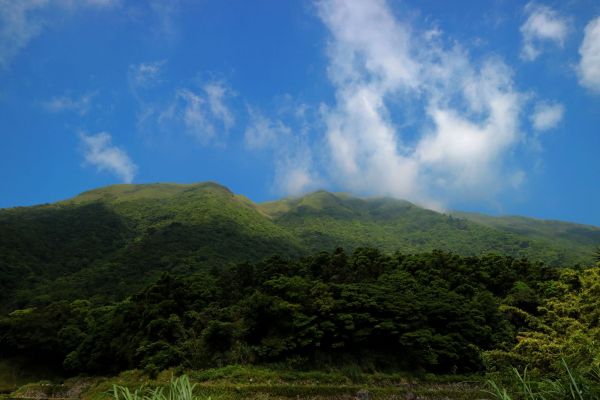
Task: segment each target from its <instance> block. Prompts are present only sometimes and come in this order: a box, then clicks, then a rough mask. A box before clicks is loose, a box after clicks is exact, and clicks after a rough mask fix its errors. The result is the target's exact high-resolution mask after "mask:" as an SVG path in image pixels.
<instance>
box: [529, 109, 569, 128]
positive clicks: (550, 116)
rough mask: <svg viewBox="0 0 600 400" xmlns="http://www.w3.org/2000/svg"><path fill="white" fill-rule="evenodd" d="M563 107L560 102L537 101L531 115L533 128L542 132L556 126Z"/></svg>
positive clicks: (561, 115)
mask: <svg viewBox="0 0 600 400" xmlns="http://www.w3.org/2000/svg"><path fill="white" fill-rule="evenodd" d="M564 114H565V108H564V106H563V105H562V104H560V103H547V102H542V103H538V104H536V106H535V109H534V111H533V114H532V115H531V123H532V125H533V129H535V130H536V131H539V132H542V131H547V130H549V129H552V128H554V127H556V126H557V125H558V124H559V123H560V121H562V119H563V116H564Z"/></svg>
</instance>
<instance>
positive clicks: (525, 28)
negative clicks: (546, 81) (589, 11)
mask: <svg viewBox="0 0 600 400" xmlns="http://www.w3.org/2000/svg"><path fill="white" fill-rule="evenodd" d="M525 13H526V14H527V20H526V21H525V23H523V25H521V34H522V36H523V47H522V49H521V58H522V59H523V60H525V61H533V60H535V59H536V58H537V57H538V56H539V55H540V54H541V52H542V47H543V46H544V44H545V43H553V44H554V45H557V46H559V47H562V46H563V44H564V42H565V39H566V37H567V34H568V31H569V30H568V19H567V18H566V17H564V16H562V15H560V14H559V13H558V12H557V11H555V10H553V9H551V8H550V7H547V6H545V5H542V4H537V3H528V4H527V5H526V6H525Z"/></svg>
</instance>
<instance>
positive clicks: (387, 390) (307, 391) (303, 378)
mask: <svg viewBox="0 0 600 400" xmlns="http://www.w3.org/2000/svg"><path fill="white" fill-rule="evenodd" d="M175 372H176V371H174V370H168V371H164V372H162V373H160V374H158V375H157V376H156V377H155V378H154V379H150V378H149V377H148V376H147V375H145V374H143V373H142V372H140V371H127V372H124V373H121V374H119V375H118V376H116V377H111V378H105V377H102V378H101V377H88V378H84V377H79V378H70V379H67V380H65V381H64V382H63V383H62V384H59V383H51V382H49V381H42V382H38V383H30V384H26V385H23V386H21V387H20V388H18V389H17V390H15V391H14V392H12V393H11V394H9V395H8V398H9V399H34V398H35V399H46V398H60V399H74V398H80V399H84V400H105V399H112V398H113V397H112V396H113V393H112V389H113V385H120V386H124V387H127V388H129V389H130V390H131V391H132V394H133V393H134V391H135V389H138V388H140V387H141V386H142V385H145V386H146V387H150V388H152V387H166V386H167V385H168V383H169V382H170V380H171V378H172V376H173V375H174V373H175ZM187 374H188V376H189V377H190V381H191V382H192V383H195V384H196V386H195V389H194V394H195V395H197V396H198V397H199V400H203V399H208V398H210V399H211V400H220V399H223V400H225V399H354V398H357V396H358V398H361V396H365V393H366V392H368V395H370V396H371V398H373V399H423V400H425V399H491V398H492V397H491V396H490V395H489V394H488V393H487V392H486V391H485V384H484V382H483V381H482V378H481V377H479V376H473V377H464V376H452V377H439V376H438V377H433V376H432V375H424V376H421V377H418V378H417V377H413V376H409V375H407V374H395V373H378V372H376V373H368V374H367V373H362V372H360V371H359V370H356V369H354V368H347V369H342V370H330V371H293V370H288V369H278V368H275V369H273V368H267V367H256V366H254V367H249V366H243V367H242V366H228V367H224V368H215V369H207V370H203V371H188V372H187ZM138 394H139V393H138ZM363 398H365V399H366V398H368V397H363ZM130 400H131V399H130Z"/></svg>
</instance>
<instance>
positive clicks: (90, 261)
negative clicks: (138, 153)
mask: <svg viewBox="0 0 600 400" xmlns="http://www.w3.org/2000/svg"><path fill="white" fill-rule="evenodd" d="M511 218H512V217H511ZM517 220H518V221H517V222H515V223H514V224H512V225H511V224H509V225H506V224H505V222H506V221H508V219H506V220H502V219H489V217H482V216H473V215H470V216H465V217H464V218H462V217H461V218H458V217H456V216H449V215H443V214H439V213H435V212H433V211H428V210H423V209H420V208H418V207H416V206H414V205H412V204H410V203H407V202H402V201H396V200H389V199H373V200H361V199H355V198H352V197H349V196H346V195H333V194H330V193H326V192H317V193H314V194H312V195H309V196H306V197H304V198H302V199H287V200H282V201H279V202H274V203H267V204H263V205H260V206H257V205H255V204H253V203H252V202H250V201H249V200H247V199H245V198H243V197H240V196H236V195H234V194H233V193H231V192H229V191H228V190H227V189H225V188H223V187H221V186H218V185H215V184H201V185H136V186H133V185H119V186H115V187H109V188H104V189H99V190H95V191H91V192H87V193H84V194H82V195H80V196H78V197H76V198H75V199H72V200H68V201H65V202H60V203H57V204H53V205H45V206H39V207H33V208H19V209H11V210H4V211H2V212H0V309H1V310H2V311H1V312H0V360H1V361H0V391H3V390H4V391H6V390H8V389H7V388H10V389H11V390H12V389H14V386H15V385H20V384H22V383H23V382H24V380H25V379H29V378H28V377H34V376H39V374H37V373H29V375H27V374H21V373H15V371H18V370H19V369H27V368H26V366H27V365H31V364H32V363H35V364H36V365H37V366H38V368H39V369H40V370H42V371H43V370H45V371H48V370H50V371H53V374H54V375H55V376H57V377H59V378H60V379H62V376H78V375H81V374H85V375H89V376H93V377H98V376H103V375H116V374H121V375H119V376H120V377H123V376H128V377H131V376H133V375H135V374H136V373H137V372H129V373H124V372H123V371H142V372H140V373H143V374H146V375H148V376H149V377H151V378H153V379H155V380H154V381H153V382H154V383H155V384H154V385H153V386H152V389H143V390H141V389H139V383H140V382H139V381H136V380H131V379H124V380H123V381H122V382H121V381H116V382H115V381H114V380H110V381H106V380H102V379H101V378H90V379H92V380H93V381H94V383H93V385H92V384H91V383H90V382H87V381H86V382H87V383H85V382H84V383H81V381H73V382H76V383H74V385H75V386H77V385H79V386H80V387H84V386H85V387H86V388H88V389H89V390H88V389H85V390H86V393H88V394H87V395H86V396H88V395H89V396H90V398H94V399H96V397H95V396H96V395H98V396H100V394H101V393H103V396H104V395H105V394H106V393H107V391H109V390H110V389H111V388H112V385H113V384H114V383H117V385H119V386H118V387H115V388H114V390H113V391H112V394H113V396H115V398H116V399H115V400H119V399H122V400H134V398H135V399H140V400H142V399H143V400H167V398H168V399H169V400H172V399H173V397H174V396H175V395H174V393H176V392H177V391H180V392H182V393H183V391H185V393H186V394H185V395H186V396H188V397H189V396H192V395H197V396H200V398H206V397H209V396H211V397H212V398H234V397H235V396H234V397H231V396H232V393H233V392H235V393H237V394H238V395H240V393H243V394H244V396H246V397H248V398H260V395H259V394H260V393H265V391H266V390H267V389H268V390H270V393H271V394H274V395H278V396H279V395H281V397H290V396H291V397H295V396H313V395H316V394H324V393H326V394H329V395H332V396H338V395H339V396H342V395H343V396H347V395H349V394H353V393H356V391H357V390H359V389H360V388H361V387H369V388H371V389H372V390H373V391H375V392H377V391H379V392H378V393H381V394H384V395H386V396H390V397H393V396H396V395H398V394H399V393H408V392H415V393H416V392H417V391H418V390H417V389H414V388H413V387H412V386H410V385H412V384H411V383H407V381H408V382H411V380H412V379H418V380H419V382H428V381H429V380H430V377H431V376H434V377H435V378H434V379H433V382H435V383H436V384H438V383H440V380H450V381H451V380H453V379H459V380H460V381H461V382H462V381H464V380H468V381H472V380H475V381H476V382H475V383H468V384H464V382H463V383H456V382H447V381H443V382H441V384H442V386H440V387H438V388H436V389H435V390H433V389H432V391H431V392H430V394H431V397H430V398H441V397H435V396H443V393H454V394H453V395H452V396H454V397H453V398H472V397H469V396H468V395H464V396H463V394H464V393H465V391H470V392H471V393H474V392H477V393H480V391H481V389H482V386H481V384H480V382H483V380H484V379H488V380H489V387H488V389H489V393H488V395H489V396H496V398H501V399H548V400H551V399H558V398H571V397H568V395H570V396H573V397H572V398H574V399H575V398H576V399H579V400H581V399H593V398H598V386H599V385H598V383H599V381H598V376H599V373H598V371H600V311H599V310H600V264H599V263H598V258H597V256H598V254H597V251H596V259H594V243H597V242H593V238H595V237H596V236H595V235H596V234H597V232H596V230H594V229H595V228H591V227H582V226H575V225H569V224H563V223H555V222H551V223H544V222H541V221H529V220H524V219H517ZM503 221H504V222H503ZM553 231H556V232H557V235H558V237H559V238H557V239H556V240H554V239H552V232H553ZM549 243H550V244H549ZM334 244H340V246H339V247H337V248H336V249H335V250H334V251H323V249H324V248H327V247H329V246H332V245H334ZM365 244H369V245H370V246H364V245H365ZM571 245H572V247H573V249H575V251H574V252H573V253H569V252H567V251H563V250H561V249H562V248H563V246H571ZM394 246H396V247H394ZM435 247H440V248H442V250H434V249H433V248H435ZM491 249H495V250H496V252H495V253H494V252H489V250H491ZM582 249H587V250H582ZM415 250H420V251H415ZM450 250H454V251H450ZM580 250H581V251H580ZM585 251H587V252H588V253H585ZM574 253H577V254H578V255H577V256H575V255H573V254H574ZM268 254H276V255H275V256H270V257H266V255H268ZM526 254H537V255H538V256H539V257H535V258H533V259H528V258H525V257H522V256H523V255H526ZM569 254H571V255H569ZM581 254H586V255H585V256H581ZM579 258H581V259H587V260H588V261H587V263H586V264H585V266H581V265H578V264H574V265H572V268H568V267H567V264H565V265H562V266H557V265H555V262H556V261H557V260H563V261H564V260H565V259H573V260H575V259H579ZM541 259H546V261H547V262H543V261H540V260H541ZM15 366H19V367H18V368H15ZM20 366H23V368H21V367H20ZM165 371H169V373H170V374H171V376H173V374H174V375H175V376H177V375H181V373H183V372H186V371H187V374H188V376H189V378H190V380H186V379H187V378H178V379H176V380H173V381H169V382H170V383H169V384H168V385H167V380H165V379H164V374H165ZM9 372H10V373H9ZM409 372H410V375H407V374H408V373H409ZM123 374H129V375H123ZM132 374H133V375H132ZM430 374H433V375H430ZM41 375H44V374H41ZM465 376H467V377H468V378H464V377H465ZM26 377H27V378H26ZM221 377H222V378H221ZM442 377H443V378H442ZM169 378H170V377H169ZM72 379H76V378H72ZM81 379H83V378H81ZM119 379H121V378H119ZM144 379H146V378H144ZM221 379H223V381H222V380H221ZM192 382H193V383H192ZM250 382H251V383H250ZM273 382H278V385H279V386H277V387H272V384H273ZM307 382H308V383H307ZM478 382H479V383H478ZM194 384H198V385H200V386H198V387H197V388H196V392H193V389H194V386H193V385H194ZM405 384H407V385H409V386H406V385H405ZM446 384H447V385H450V386H443V385H446ZM455 384H456V385H458V386H452V385H455ZM232 385H236V386H235V388H234V389H235V390H234V389H232V387H233V386H232ZM386 385H387V386H386ZM460 385H465V386H460ZM237 387H239V388H240V389H239V390H238V389H237ZM391 387H393V388H394V389H393V390H392V389H391ZM23 388H24V389H23V391H24V392H23V393H34V394H35V393H38V392H39V393H42V392H43V393H46V392H47V391H53V393H54V391H55V392H56V393H58V392H60V393H62V392H61V391H65V390H66V389H65V387H63V386H60V387H54V386H52V385H50V386H48V385H37V386H36V385H32V386H26V387H23ZM457 388H458V389H457ZM460 388H462V389H460ZM136 389H139V390H136ZM371 389H370V390H371ZM388 389H389V390H388ZM413 389H414V390H413ZM430 389H431V387H430ZM463 389H464V390H463ZM81 390H83V389H81ZM232 390H233V392H232ZM419 390H425V388H423V387H421V389H419ZM427 390H429V389H427ZM461 390H462V392H461ZM457 392H458V393H463V394H458V395H456V396H455V394H456V393H457ZM81 393H83V392H81ZM277 393H279V394H277ZM420 393H425V392H420ZM569 393H570V394H569ZM82 396H83V395H82ZM257 396H258V397H257ZM461 396H463V397H461ZM561 396H562V397H561ZM575 396H578V397H575ZM594 396H596V397H594ZM24 397H27V396H24ZM84 397H85V396H84ZM158 397H161V399H158ZM163 397H164V399H163ZM175 397H180V396H179V395H177V396H175ZM189 398H191V397H189ZM98 399H99V397H98ZM186 399H187V398H186Z"/></svg>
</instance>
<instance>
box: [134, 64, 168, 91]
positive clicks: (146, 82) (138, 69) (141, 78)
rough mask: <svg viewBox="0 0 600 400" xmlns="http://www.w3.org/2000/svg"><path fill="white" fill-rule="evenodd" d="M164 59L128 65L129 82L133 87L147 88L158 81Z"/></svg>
mask: <svg viewBox="0 0 600 400" xmlns="http://www.w3.org/2000/svg"><path fill="white" fill-rule="evenodd" d="M165 62H166V61H165V60H162V61H154V62H147V63H140V64H135V65H130V66H129V82H130V84H131V85H132V87H133V88H134V89H136V88H149V87H152V86H154V85H156V84H157V83H159V82H160V74H161V72H162V68H163V65H164V64H165Z"/></svg>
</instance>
